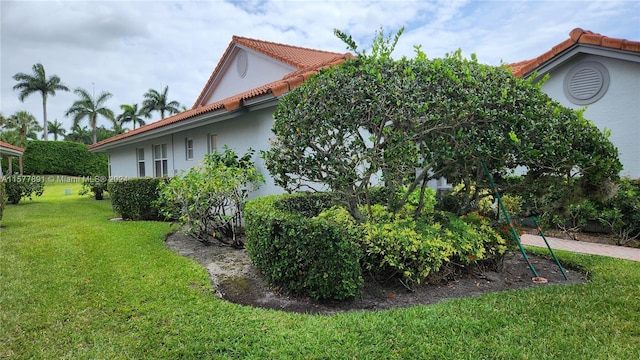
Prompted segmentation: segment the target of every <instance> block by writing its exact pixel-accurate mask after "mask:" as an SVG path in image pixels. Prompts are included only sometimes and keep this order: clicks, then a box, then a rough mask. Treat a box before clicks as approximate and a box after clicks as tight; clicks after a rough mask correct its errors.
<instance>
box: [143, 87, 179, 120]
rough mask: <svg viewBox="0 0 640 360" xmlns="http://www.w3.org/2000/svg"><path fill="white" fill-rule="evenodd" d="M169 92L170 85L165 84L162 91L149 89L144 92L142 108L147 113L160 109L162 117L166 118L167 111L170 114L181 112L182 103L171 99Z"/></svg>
mask: <svg viewBox="0 0 640 360" xmlns="http://www.w3.org/2000/svg"><path fill="white" fill-rule="evenodd" d="M168 92H169V86H165V87H164V89H163V90H162V92H159V91H157V90H154V89H149V91H147V92H146V93H144V101H143V102H142V109H141V110H142V111H143V112H144V113H147V114H148V113H150V112H152V111H158V112H159V113H160V118H161V119H164V115H165V113H169V115H173V114H177V113H179V112H180V103H179V102H177V101H175V100H172V101H169V96H168V95H167V93H168Z"/></svg>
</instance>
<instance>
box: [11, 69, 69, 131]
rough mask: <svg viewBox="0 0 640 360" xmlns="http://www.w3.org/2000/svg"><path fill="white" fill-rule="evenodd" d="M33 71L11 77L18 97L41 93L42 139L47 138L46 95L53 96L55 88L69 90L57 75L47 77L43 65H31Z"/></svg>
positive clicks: (23, 97) (23, 98) (21, 98)
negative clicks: (15, 82)
mask: <svg viewBox="0 0 640 360" xmlns="http://www.w3.org/2000/svg"><path fill="white" fill-rule="evenodd" d="M32 69H33V73H32V74H25V73H17V74H15V75H13V79H14V80H15V81H17V82H18V83H17V84H16V85H14V86H13V90H18V91H19V94H18V98H19V99H20V101H24V100H25V99H26V98H27V97H28V96H29V95H31V94H33V93H36V92H39V93H40V94H41V95H42V127H43V129H44V139H45V140H49V131H48V122H47V97H48V96H49V95H51V96H55V95H56V90H62V91H69V88H67V87H66V86H65V85H64V84H63V83H62V81H61V80H60V78H59V77H58V76H57V75H51V76H50V77H49V78H47V76H46V74H45V71H44V66H42V64H40V63H38V64H35V65H33V68H32Z"/></svg>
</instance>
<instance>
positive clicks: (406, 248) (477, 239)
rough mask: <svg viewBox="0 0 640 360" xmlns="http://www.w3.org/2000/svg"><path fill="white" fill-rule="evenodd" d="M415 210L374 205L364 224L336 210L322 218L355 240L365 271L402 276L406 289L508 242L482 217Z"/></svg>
mask: <svg viewBox="0 0 640 360" xmlns="http://www.w3.org/2000/svg"><path fill="white" fill-rule="evenodd" d="M413 213H414V209H413V207H412V206H406V205H405V208H403V209H402V210H401V211H400V212H398V213H395V214H394V213H391V212H389V211H387V209H386V208H385V207H384V206H382V205H373V206H372V207H371V215H370V216H369V218H368V219H367V221H366V222H365V223H361V224H356V223H355V221H353V220H352V219H351V220H350V221H348V220H349V219H348V218H347V216H346V215H347V213H346V210H345V209H343V208H333V209H330V210H328V211H325V212H323V213H322V214H321V215H320V216H321V217H323V218H327V219H329V220H331V221H333V222H335V223H337V224H340V226H341V227H343V228H345V229H346V231H347V232H348V233H349V234H351V236H353V238H354V239H356V241H357V242H358V243H359V245H360V248H361V254H362V258H361V265H362V267H363V268H364V269H365V270H367V271H369V272H370V273H372V274H373V275H374V276H376V277H378V278H380V279H383V280H384V279H390V278H396V277H398V278H401V280H402V281H403V283H404V284H405V286H407V287H411V286H413V284H420V283H422V282H423V281H424V280H425V279H427V277H428V276H429V275H430V274H433V273H437V272H438V271H439V270H440V269H441V268H442V266H443V265H445V264H447V263H449V262H455V263H457V264H459V265H469V264H471V263H475V262H477V261H479V260H484V259H487V258H493V257H497V256H500V255H502V254H503V253H504V252H505V251H506V247H505V241H504V239H503V238H502V237H500V236H499V235H498V234H497V233H496V232H495V231H493V230H492V229H491V227H490V226H489V224H488V223H487V222H486V221H483V220H480V219H481V218H480V217H477V218H471V217H470V218H469V220H468V221H467V219H466V218H457V217H455V216H454V215H453V214H450V213H445V212H435V211H432V212H423V213H422V215H421V216H420V217H418V218H417V219H415V218H414V216H413Z"/></svg>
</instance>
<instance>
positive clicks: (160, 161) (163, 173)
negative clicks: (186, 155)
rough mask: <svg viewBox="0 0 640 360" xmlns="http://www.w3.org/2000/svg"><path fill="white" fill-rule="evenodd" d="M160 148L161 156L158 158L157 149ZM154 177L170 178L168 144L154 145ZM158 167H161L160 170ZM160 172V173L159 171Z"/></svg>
mask: <svg viewBox="0 0 640 360" xmlns="http://www.w3.org/2000/svg"><path fill="white" fill-rule="evenodd" d="M158 147H160V156H157V149H158ZM152 149H153V175H154V176H155V177H167V176H169V156H168V152H167V144H166V143H164V144H156V145H153V147H152ZM158 165H159V166H160V167H159V168H158ZM158 170H160V171H158Z"/></svg>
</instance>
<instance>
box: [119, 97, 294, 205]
mask: <svg viewBox="0 0 640 360" xmlns="http://www.w3.org/2000/svg"><path fill="white" fill-rule="evenodd" d="M273 112H274V108H273V107H270V108H266V109H261V110H257V111H250V112H247V113H243V114H242V115H240V116H238V117H235V118H231V119H228V120H225V121H221V122H211V123H208V124H205V125H203V126H201V127H198V128H194V129H190V130H187V131H178V132H175V133H173V134H167V135H163V136H159V137H157V138H155V139H152V140H147V141H144V142H139V143H137V144H135V145H126V146H121V147H118V148H114V149H110V150H108V152H107V153H108V154H109V156H110V164H111V174H110V175H111V176H112V177H129V178H131V177H137V176H138V174H137V166H138V163H137V157H136V149H137V148H144V151H145V173H146V176H154V164H153V161H154V159H153V153H152V148H153V146H154V145H159V144H167V163H168V174H169V176H172V175H174V174H178V173H179V172H180V171H181V170H188V169H189V168H191V167H193V166H197V165H198V164H199V161H200V160H202V159H204V157H205V154H206V153H207V151H208V148H209V146H208V136H209V134H216V135H217V148H218V150H222V149H223V148H224V146H225V145H227V146H229V148H231V149H232V150H235V151H236V152H237V153H238V154H239V155H242V154H244V153H245V152H247V151H248V150H249V148H252V149H254V150H255V154H254V163H255V164H256V166H257V168H258V171H259V172H260V173H261V174H262V175H263V176H264V177H265V179H266V183H265V184H264V185H262V187H261V188H260V189H259V190H258V191H256V192H254V193H253V194H252V197H256V196H262V195H267V194H276V193H282V192H283V190H282V189H281V188H279V187H277V186H275V184H274V183H273V180H272V179H271V177H270V176H269V172H268V171H267V170H266V169H265V167H264V163H263V161H262V159H261V158H260V150H267V149H268V148H269V138H270V137H271V136H272V132H271V127H272V126H273V121H274V120H273ZM186 138H192V139H193V146H194V154H193V155H194V156H193V160H187V159H186V148H185V139H186Z"/></svg>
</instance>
